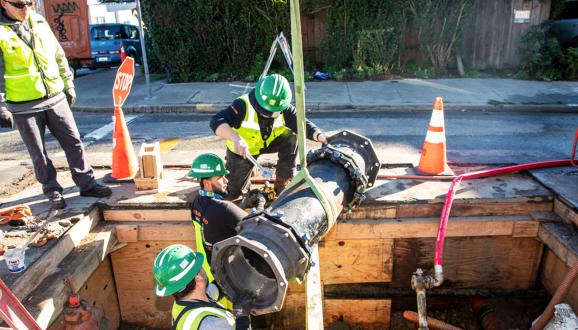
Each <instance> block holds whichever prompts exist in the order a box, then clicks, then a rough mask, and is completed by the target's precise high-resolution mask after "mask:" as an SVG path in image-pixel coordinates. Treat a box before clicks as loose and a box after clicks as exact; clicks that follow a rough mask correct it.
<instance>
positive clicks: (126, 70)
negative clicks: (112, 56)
mask: <svg viewBox="0 0 578 330" xmlns="http://www.w3.org/2000/svg"><path fill="white" fill-rule="evenodd" d="M133 79H134V59H133V58H132V57H128V56H127V57H126V58H125V59H124V61H122V64H121V65H120V67H119V68H118V71H117V72H116V79H115V80H114V86H113V87H112V99H113V101H114V106H115V107H121V106H122V105H123V104H124V101H126V98H127V97H128V93H130V88H131V87H132V81H133Z"/></svg>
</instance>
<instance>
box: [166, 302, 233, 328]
mask: <svg viewBox="0 0 578 330" xmlns="http://www.w3.org/2000/svg"><path fill="white" fill-rule="evenodd" d="M184 308H185V307H184V306H180V305H175V308H173V310H172V315H173V317H172V319H173V322H174V320H175V319H176V318H177V317H178V315H179V314H180V313H181V311H182V310H183V309H184ZM207 316H213V317H218V318H222V319H225V320H226V321H227V323H228V324H229V325H230V326H231V328H234V327H235V316H234V315H233V314H232V313H231V312H229V311H226V310H224V309H221V308H216V307H198V308H194V309H191V310H190V311H187V312H186V313H185V314H184V315H183V316H182V317H181V318H180V320H179V323H178V324H176V326H175V328H176V329H177V330H196V329H198V328H199V326H200V325H201V322H203V319H204V318H205V317H207Z"/></svg>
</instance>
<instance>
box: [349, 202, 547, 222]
mask: <svg viewBox="0 0 578 330" xmlns="http://www.w3.org/2000/svg"><path fill="white" fill-rule="evenodd" d="M442 209H443V203H435V204H428V203H422V204H417V203H403V204H390V203H383V204H381V205H380V204H376V203H365V204H363V205H362V206H361V207H359V208H357V209H354V210H353V211H352V212H351V213H342V214H341V215H340V216H339V219H348V220H349V219H393V218H425V217H431V216H437V215H440V214H441V213H442ZM547 211H552V201H542V202H532V203H529V202H512V203H506V202H500V203H492V202H487V203H483V202H479V203H459V202H457V201H456V202H455V203H454V204H453V206H452V211H451V216H491V215H527V214H530V213H533V212H547Z"/></svg>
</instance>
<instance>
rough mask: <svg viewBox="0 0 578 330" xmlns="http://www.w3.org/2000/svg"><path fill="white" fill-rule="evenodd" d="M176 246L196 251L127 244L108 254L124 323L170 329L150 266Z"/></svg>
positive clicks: (165, 302) (167, 304)
mask: <svg viewBox="0 0 578 330" xmlns="http://www.w3.org/2000/svg"><path fill="white" fill-rule="evenodd" d="M177 243H180V244H185V245H187V246H190V247H191V248H193V249H194V247H195V245H194V244H193V243H192V242H190V241H178V240H175V241H172V242H171V241H162V242H155V241H146V242H136V243H128V244H127V246H125V247H124V248H122V249H120V250H117V251H115V252H113V253H112V254H111V260H112V266H113V269H114V276H115V283H116V287H117V292H118V300H119V303H120V311H121V315H122V320H123V322H126V323H129V324H138V325H143V326H147V327H150V328H161V329H166V328H169V327H170V324H171V314H170V308H171V304H172V302H171V299H170V298H157V297H156V295H155V292H154V280H153V274H152V264H153V262H154V259H155V258H156V256H157V254H158V253H159V252H160V251H161V250H162V249H164V248H165V247H167V246H169V245H171V244H177ZM302 324H303V323H302Z"/></svg>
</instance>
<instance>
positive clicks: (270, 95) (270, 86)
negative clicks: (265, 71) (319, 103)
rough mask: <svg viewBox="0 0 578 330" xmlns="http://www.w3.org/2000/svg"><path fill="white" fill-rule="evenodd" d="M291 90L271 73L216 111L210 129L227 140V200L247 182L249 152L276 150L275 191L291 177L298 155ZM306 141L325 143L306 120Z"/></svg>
mask: <svg viewBox="0 0 578 330" xmlns="http://www.w3.org/2000/svg"><path fill="white" fill-rule="evenodd" d="M291 99H292V93H291V87H290V86H289V82H288V81H287V79H285V77H283V76H281V75H278V74H272V75H269V76H265V77H263V78H261V79H259V81H258V82H257V84H256V86H255V88H254V89H253V90H252V91H251V92H249V93H247V94H244V95H241V96H240V97H239V98H237V99H236V100H235V101H233V103H232V104H231V105H230V106H229V107H227V108H226V109H224V110H222V111H220V112H219V113H217V114H215V115H214V116H213V118H212V120H211V124H210V126H211V129H212V130H213V131H214V132H215V134H216V135H218V136H220V137H222V138H223V139H225V140H226V141H227V156H226V159H227V163H226V168H227V169H228V170H229V171H230V172H231V173H230V174H229V175H228V176H227V179H228V180H229V182H230V184H229V195H228V196H227V198H228V199H236V198H237V197H239V196H240V195H241V193H242V191H243V190H244V189H246V188H247V187H248V185H249V179H250V176H251V170H252V169H253V164H252V163H251V162H250V161H249V160H248V159H246V156H247V155H248V154H250V155H252V156H254V158H257V157H258V156H259V155H261V154H269V153H278V156H279V161H278V162H277V166H276V176H277V180H276V182H275V191H276V192H277V194H279V193H280V192H281V191H282V190H283V189H284V188H285V186H286V185H287V184H288V183H289V182H290V181H291V179H292V178H293V169H294V168H295V158H296V154H297V135H296V132H297V113H296V111H295V107H293V106H292V105H291ZM305 125H306V135H307V138H308V139H309V140H313V141H317V142H321V143H323V144H326V143H327V138H326V137H325V134H323V132H322V131H321V130H320V129H319V128H318V127H317V126H315V125H314V124H313V123H312V122H310V121H306V124H305Z"/></svg>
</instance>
